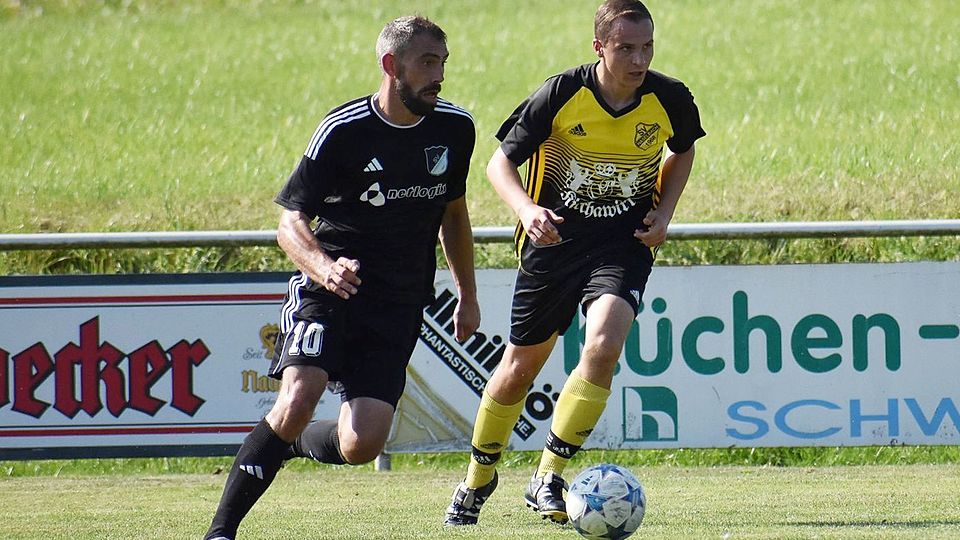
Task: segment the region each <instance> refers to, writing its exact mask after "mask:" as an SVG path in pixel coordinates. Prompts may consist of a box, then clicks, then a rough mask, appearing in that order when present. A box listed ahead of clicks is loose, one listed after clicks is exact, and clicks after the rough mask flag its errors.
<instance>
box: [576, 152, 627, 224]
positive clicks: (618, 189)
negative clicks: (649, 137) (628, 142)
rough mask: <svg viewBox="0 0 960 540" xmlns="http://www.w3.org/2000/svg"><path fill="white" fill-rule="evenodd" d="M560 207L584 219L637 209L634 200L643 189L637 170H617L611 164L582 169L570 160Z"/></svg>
mask: <svg viewBox="0 0 960 540" xmlns="http://www.w3.org/2000/svg"><path fill="white" fill-rule="evenodd" d="M565 181H566V185H565V186H562V187H563V188H565V189H564V190H563V192H562V193H561V198H562V199H563V204H564V206H566V207H567V208H570V209H572V210H575V211H577V212H579V213H581V214H583V215H584V217H614V216H619V215H621V214H623V213H625V212H627V211H629V210H630V209H631V208H633V207H634V206H636V204H637V203H636V202H635V201H634V200H633V197H634V196H636V195H638V194H639V193H640V191H641V187H642V185H641V184H642V183H643V182H642V179H640V169H638V168H636V167H634V168H632V169H630V170H620V169H618V167H617V165H616V164H614V163H594V164H593V165H581V164H580V163H579V162H577V160H575V159H570V162H569V163H568V166H567V171H566V177H565Z"/></svg>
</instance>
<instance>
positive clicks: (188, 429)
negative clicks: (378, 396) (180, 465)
mask: <svg viewBox="0 0 960 540" xmlns="http://www.w3.org/2000/svg"><path fill="white" fill-rule="evenodd" d="M287 277H288V276H287V275H286V274H190V275H154V276H88V277H7V278H0V459H16V458H25V457H53V456H65V457H66V456H91V455H92V456H108V455H190V454H221V453H226V454H229V453H232V452H233V450H234V449H235V448H236V445H238V444H239V443H240V442H241V441H242V439H243V437H244V435H245V433H246V432H247V431H249V429H250V428H251V427H252V426H253V425H254V424H255V423H256V422H257V421H258V420H259V419H260V418H261V417H262V416H263V415H264V414H265V413H266V412H267V411H268V410H269V408H270V406H271V405H272V404H273V400H274V398H275V395H276V389H277V383H276V382H275V381H273V380H272V379H269V378H268V377H267V376H266V371H267V367H268V366H269V355H268V350H270V348H271V344H272V343H273V341H274V340H275V339H276V331H277V327H276V320H277V315H278V309H279V305H280V302H281V301H282V298H283V293H284V291H285V290H286V279H287ZM958 277H960V263H957V262H945V263H901V264H851V265H785V266H698V267H658V268H656V269H655V270H654V272H653V275H652V276H651V279H650V283H649V284H648V287H647V291H646V293H645V295H644V302H643V305H642V309H641V312H640V314H639V315H638V317H637V321H636V323H635V325H634V327H633V328H632V330H631V332H630V335H629V337H628V340H627V344H626V347H625V350H624V353H623V355H622V357H621V359H620V365H619V368H618V373H617V375H616V376H615V377H614V381H613V387H612V394H611V397H610V400H609V402H608V404H607V408H606V411H605V412H604V415H603V417H602V418H601V420H600V423H599V424H598V426H597V429H596V430H595V431H594V433H593V434H592V435H591V437H590V439H589V440H588V441H587V443H586V445H585V447H587V448H671V447H733V446H743V447H752V446H848V445H850V446H862V445H888V444H910V445H914V444H916V445H939V444H958V443H960V430H958V426H960V412H958V403H960V385H958V382H960V285H958V283H960V280H958ZM513 279H514V271H512V270H481V271H479V272H478V281H479V288H480V302H481V307H482V311H483V322H482V324H481V327H480V331H479V333H478V334H476V335H475V336H473V337H472V338H471V339H469V340H468V341H467V342H465V343H464V344H462V345H461V344H458V343H456V342H455V340H454V339H453V338H452V336H451V330H452V329H450V327H449V321H450V316H451V311H452V308H453V300H454V299H453V297H452V291H453V286H452V283H451V280H450V277H449V274H447V273H445V272H440V273H439V274H438V276H437V281H436V291H437V300H436V301H435V302H434V303H433V304H432V305H431V306H428V307H427V308H426V309H425V311H424V322H423V325H422V331H421V339H420V342H419V343H418V345H417V348H416V350H415V352H414V356H413V358H412V360H411V363H410V368H409V371H408V381H407V391H406V393H405V395H404V398H403V399H402V400H401V403H400V406H399V407H398V414H397V417H396V421H395V424H394V429H393V432H392V433H391V437H390V441H389V442H388V445H387V450H388V451H391V452H405V451H444V450H467V449H468V448H469V441H470V431H471V429H472V428H471V424H472V421H473V418H474V415H475V412H476V407H477V404H478V403H479V395H480V392H482V389H483V387H484V385H485V384H486V381H487V380H488V379H489V377H490V374H491V372H492V370H493V368H494V367H495V366H496V363H497V362H498V361H499V359H500V356H501V355H502V353H503V347H504V345H505V343H506V340H507V336H508V332H509V313H510V301H511V293H512V289H513ZM582 325H583V320H582V316H579V315H578V316H577V317H575V319H574V321H573V322H572V324H571V326H570V328H569V329H568V330H567V332H566V333H565V334H564V335H563V336H562V337H561V338H560V339H559V340H558V342H557V346H556V348H555V350H554V353H553V355H552V356H551V358H550V360H548V362H547V365H546V367H545V368H544V370H543V371H542V372H541V374H540V375H539V377H538V378H537V379H536V381H535V384H534V385H533V387H532V388H531V390H530V393H529V395H528V397H527V402H526V407H525V409H524V411H523V413H522V415H521V418H520V421H519V422H518V424H517V426H516V427H515V429H514V434H513V438H512V440H511V446H512V448H514V449H527V450H535V449H539V448H541V447H542V444H543V437H544V435H545V434H546V432H547V431H548V430H549V425H550V418H551V415H552V411H553V407H554V404H555V402H556V398H557V394H558V392H559V391H560V389H561V387H562V386H563V382H564V380H565V379H566V375H567V373H569V371H570V370H572V369H573V368H574V367H575V365H576V362H577V358H578V355H579V348H580V340H581V335H582ZM338 406H339V397H338V396H335V395H330V394H325V395H324V398H323V400H322V402H321V404H320V406H319V407H318V410H317V417H318V418H321V417H332V416H334V415H335V414H336V410H337V407H338Z"/></svg>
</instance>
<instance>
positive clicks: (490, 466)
mask: <svg viewBox="0 0 960 540" xmlns="http://www.w3.org/2000/svg"><path fill="white" fill-rule="evenodd" d="M525 401H526V400H525V399H521V400H520V401H518V402H517V403H514V404H513V405H501V404H500V403H497V402H496V401H494V400H493V398H491V397H490V395H489V394H487V392H486V391H484V392H483V396H482V397H481V398H480V408H479V410H477V421H476V423H475V424H474V426H473V439H472V441H471V445H472V446H473V448H472V452H471V456H470V466H469V467H468V468H467V478H466V480H465V483H466V484H467V487H469V488H473V489H476V488H478V487H481V486H485V485H487V484H488V483H490V481H491V480H493V473H494V470H495V469H496V466H497V462H498V461H500V454H501V453H502V452H503V449H504V448H505V447H506V446H507V442H508V441H509V440H510V433H511V432H512V431H513V426H514V425H516V423H517V419H518V418H520V412H521V411H522V410H523V404H524V402H525Z"/></svg>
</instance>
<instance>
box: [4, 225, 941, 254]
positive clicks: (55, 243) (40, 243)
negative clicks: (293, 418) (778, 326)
mask: <svg viewBox="0 0 960 540" xmlns="http://www.w3.org/2000/svg"><path fill="white" fill-rule="evenodd" d="M891 236H960V219H940V220H905V221H793V222H790V221H785V222H772V223H687V224H682V223H678V224H673V225H671V226H670V228H669V238H670V240H749V239H763V238H853V237H891ZM473 238H474V241H475V242H477V243H480V244H489V243H498V242H510V241H512V240H513V227H474V229H473ZM276 244H277V231H275V230H262V231H161V232H121V233H38V234H0V251H23V250H38V249H73V248H77V249H81V248H82V249H107V248H163V247H168V248H169V247H175V248H179V247H206V246H214V247H218V246H219V247H230V246H275V245H276Z"/></svg>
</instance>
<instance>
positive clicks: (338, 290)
mask: <svg viewBox="0 0 960 540" xmlns="http://www.w3.org/2000/svg"><path fill="white" fill-rule="evenodd" d="M324 270H325V271H323V272H321V273H320V275H322V276H323V281H322V283H321V285H323V288H324V289H326V290H328V291H330V292H332V293H333V294H335V295H337V296H339V297H340V298H343V299H344V300H349V299H350V297H351V296H353V295H355V294H357V287H358V286H359V285H360V278H359V277H357V272H359V271H360V261H358V260H356V259H348V258H346V257H340V258H339V259H337V260H335V261H333V262H331V263H330V265H329V266H327V267H326V268H325V269H324Z"/></svg>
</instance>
